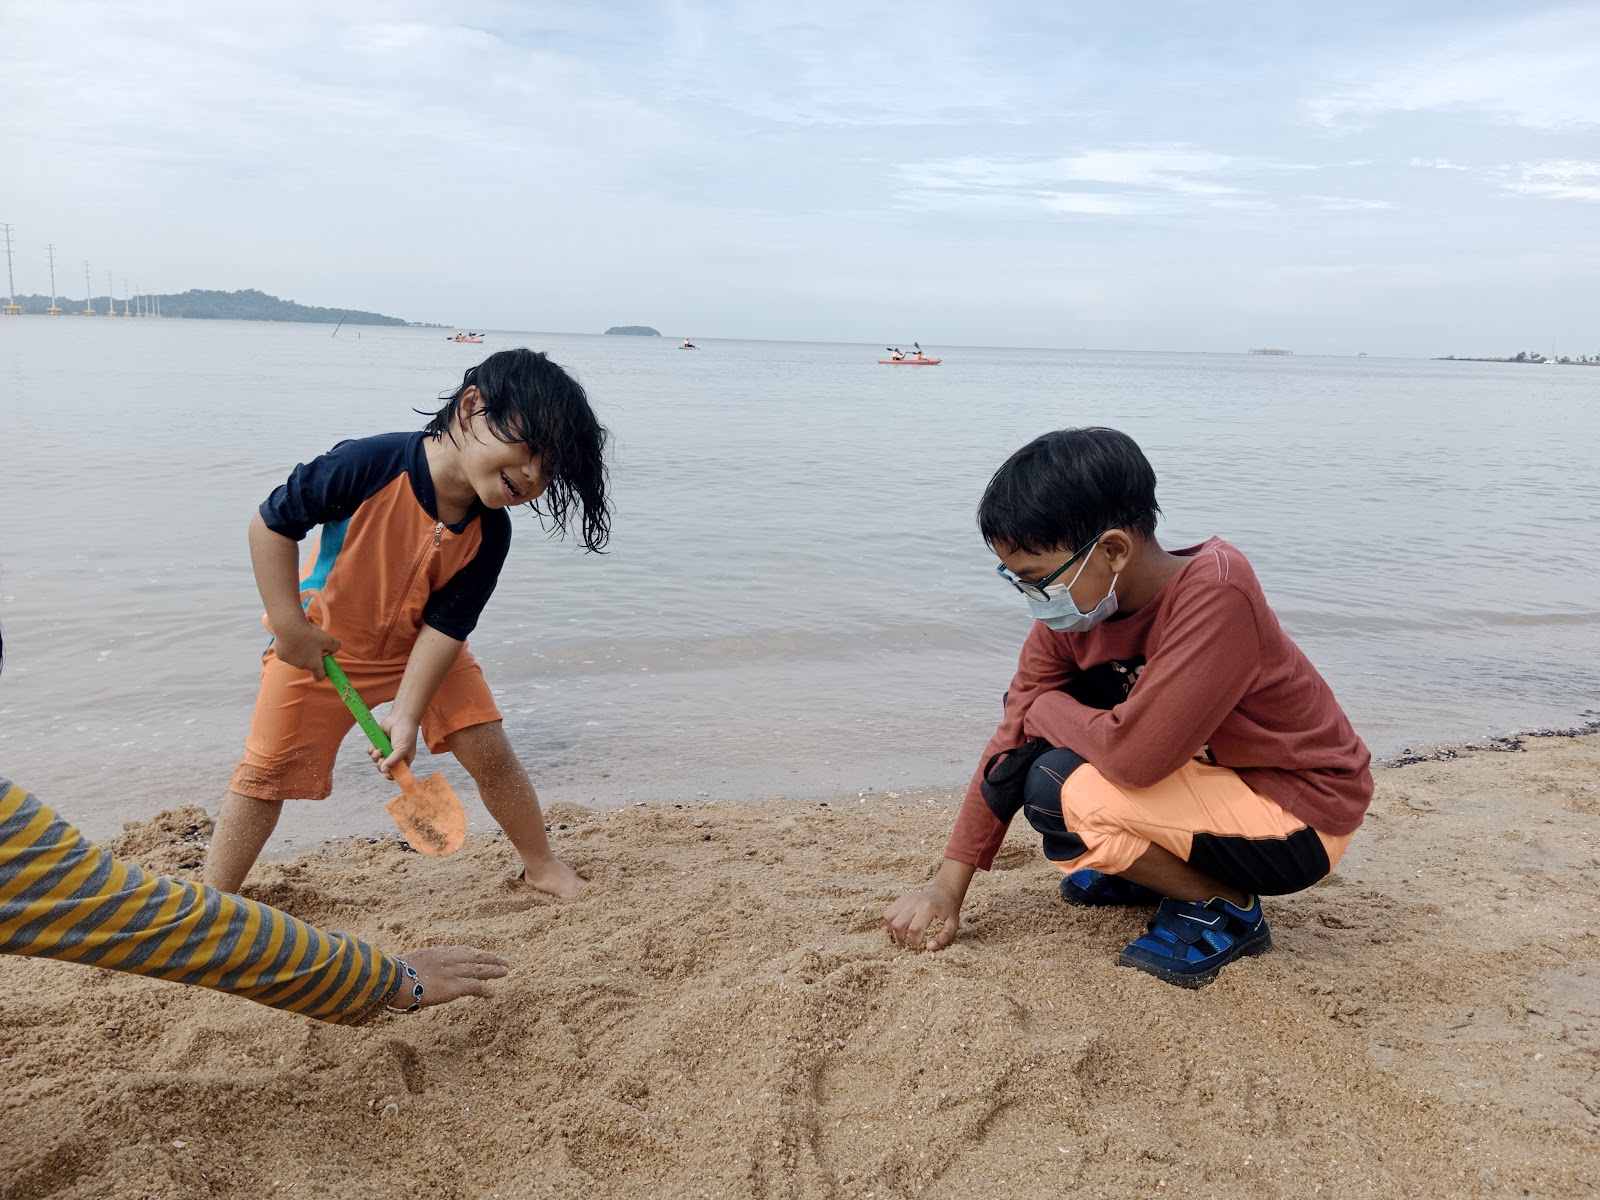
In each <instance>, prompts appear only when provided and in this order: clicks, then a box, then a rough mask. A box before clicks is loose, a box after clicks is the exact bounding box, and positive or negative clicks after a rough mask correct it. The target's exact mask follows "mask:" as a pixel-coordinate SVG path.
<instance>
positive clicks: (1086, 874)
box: [1061, 867, 1161, 907]
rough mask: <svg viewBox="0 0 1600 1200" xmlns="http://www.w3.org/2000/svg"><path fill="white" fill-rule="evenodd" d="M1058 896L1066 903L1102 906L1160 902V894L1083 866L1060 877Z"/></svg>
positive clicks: (1116, 876) (1118, 877)
mask: <svg viewBox="0 0 1600 1200" xmlns="http://www.w3.org/2000/svg"><path fill="white" fill-rule="evenodd" d="M1061 898H1062V899H1063V900H1065V901H1066V902H1067V903H1068V904H1084V905H1091V906H1095V907H1103V906H1105V905H1110V904H1160V903H1161V893H1160V892H1153V891H1151V890H1150V889H1149V888H1147V887H1143V886H1141V885H1139V884H1137V883H1133V882H1130V881H1129V880H1126V879H1124V878H1123V877H1122V876H1120V875H1107V874H1105V873H1104V872H1102V871H1096V870H1093V869H1091V868H1087V867H1086V868H1085V869H1084V870H1082V871H1074V872H1072V874H1070V875H1063V876H1062V877H1061Z"/></svg>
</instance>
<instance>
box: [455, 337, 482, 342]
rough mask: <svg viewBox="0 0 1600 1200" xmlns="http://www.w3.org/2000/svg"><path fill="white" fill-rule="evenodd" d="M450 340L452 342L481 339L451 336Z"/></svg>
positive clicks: (477, 339) (479, 340)
mask: <svg viewBox="0 0 1600 1200" xmlns="http://www.w3.org/2000/svg"><path fill="white" fill-rule="evenodd" d="M450 340H451V341H452V342H481V341H483V339H482V338H469V337H453V338H451V339H450Z"/></svg>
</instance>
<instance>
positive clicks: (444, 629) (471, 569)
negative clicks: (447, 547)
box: [422, 508, 511, 642]
mask: <svg viewBox="0 0 1600 1200" xmlns="http://www.w3.org/2000/svg"><path fill="white" fill-rule="evenodd" d="M478 523H479V524H480V525H481V526H482V528H483V542H482V544H481V545H479V547H478V552H477V553H476V554H475V555H473V556H472V561H471V562H469V563H467V565H466V566H464V567H462V568H461V569H460V570H459V571H457V572H456V573H455V574H454V575H452V576H451V577H450V580H449V582H447V583H446V584H445V585H444V586H443V587H442V588H440V589H439V590H438V591H437V592H435V593H434V594H433V595H432V596H430V597H428V603H427V606H426V607H425V608H424V609H423V610H422V619H423V620H424V621H426V622H427V623H428V624H429V625H430V626H432V627H433V628H434V629H437V630H438V631H439V632H440V633H442V634H444V635H445V636H446V637H453V638H455V639H456V640H457V641H458V642H464V641H466V640H467V635H468V634H469V633H471V632H472V631H473V630H474V629H475V628H477V625H478V618H479V617H480V616H482V615H483V606H484V605H485V604H487V603H489V597H490V596H492V595H494V585H495V584H496V583H498V582H499V581H500V568H501V567H503V566H505V562H506V552H507V551H508V550H510V549H511V514H510V513H508V512H506V511H505V509H503V508H497V509H490V510H489V511H487V512H485V513H483V514H482V515H481V516H480V517H479V518H478Z"/></svg>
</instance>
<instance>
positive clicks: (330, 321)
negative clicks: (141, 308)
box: [17, 288, 406, 325]
mask: <svg viewBox="0 0 1600 1200" xmlns="http://www.w3.org/2000/svg"><path fill="white" fill-rule="evenodd" d="M141 303H142V304H143V305H145V306H146V310H147V311H152V310H155V311H159V312H160V313H161V315H162V316H163V317H184V318H187V319H189V320H192V321H194V320H198V321H210V320H227V321H306V322H311V323H314V324H320V325H337V324H338V323H339V322H341V321H343V322H344V323H345V324H346V325H404V324H406V321H405V320H404V319H403V318H401V317H386V316H384V315H383V314H382V313H375V312H363V311H361V310H360V309H356V308H314V307H312V306H311V305H308V304H296V303H295V302H294V301H293V300H280V299H278V297H276V296H269V295H267V294H266V293H265V292H258V291H256V289H255V288H249V289H246V290H245V291H242V292H213V291H203V290H201V289H200V288H191V289H190V290H189V291H187V292H179V293H176V294H174V295H170V296H168V295H162V296H157V295H146V296H143V297H141V298H140V300H139V301H138V302H137V303H130V302H129V300H128V299H127V297H122V296H119V297H117V298H116V300H115V302H114V304H113V302H112V301H110V300H108V299H107V298H106V297H105V296H95V297H93V298H91V299H90V301H89V302H88V303H87V305H86V304H85V303H84V301H82V300H73V299H71V298H70V297H67V296H58V297H57V298H56V307H57V308H59V309H61V311H62V313H63V314H64V315H66V316H69V317H70V316H77V315H79V314H81V313H82V312H83V310H84V308H85V307H88V308H92V309H94V311H95V312H96V313H97V314H99V315H100V316H105V315H106V314H107V313H108V312H110V311H111V310H112V308H113V307H115V309H116V311H117V312H118V313H122V312H123V311H124V310H127V309H129V308H137V307H138V304H141ZM17 304H18V305H20V306H21V308H22V311H23V312H24V313H35V314H38V315H39V316H44V315H45V313H46V312H47V310H48V309H49V308H50V297H49V296H18V297H17Z"/></svg>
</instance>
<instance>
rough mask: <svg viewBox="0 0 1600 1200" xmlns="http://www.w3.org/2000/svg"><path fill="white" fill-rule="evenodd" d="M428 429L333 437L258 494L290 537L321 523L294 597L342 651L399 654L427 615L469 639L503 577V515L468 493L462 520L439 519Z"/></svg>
mask: <svg viewBox="0 0 1600 1200" xmlns="http://www.w3.org/2000/svg"><path fill="white" fill-rule="evenodd" d="M425 437H426V435H425V434H422V433H385V434H379V435H377V436H376V437H367V438H357V439H355V440H353V441H347V442H340V443H339V444H338V445H337V446H335V447H334V448H333V449H332V450H330V451H328V453H326V454H324V455H322V456H321V457H319V458H315V459H313V460H312V461H311V462H309V463H301V464H300V465H298V466H297V467H295V469H294V471H293V472H292V473H291V474H290V476H289V478H288V480H287V481H286V482H285V483H284V484H283V485H282V486H281V487H279V488H277V489H276V490H274V491H273V493H272V495H271V496H269V497H267V499H266V501H265V502H264V503H263V504H262V505H261V519H262V520H263V521H265V522H266V525H267V528H268V529H270V530H272V531H273V532H274V533H278V534H282V535H283V536H284V537H287V538H292V539H293V540H294V541H297V542H298V541H301V540H303V539H304V538H305V536H306V534H307V533H309V532H310V531H311V530H312V529H314V528H316V527H317V526H321V534H320V536H319V537H318V539H317V542H316V545H315V548H314V549H313V551H312V553H311V556H310V559H309V561H308V562H307V563H306V565H305V568H304V574H303V575H302V577H301V581H300V597H301V603H302V604H303V605H304V607H305V611H306V616H307V617H308V618H309V619H310V621H311V623H312V624H314V625H317V626H319V627H320V628H322V629H325V630H327V631H328V632H329V633H331V634H332V635H333V636H334V637H336V638H338V639H339V641H340V643H341V645H342V647H343V649H342V650H341V651H340V654H341V656H345V657H348V658H351V659H353V660H356V661H359V662H368V663H385V662H394V661H398V660H403V659H405V658H406V657H407V656H408V655H409V654H410V652H411V647H412V645H413V644H414V643H415V642H416V639H417V635H418V634H419V633H421V632H422V626H423V625H424V624H427V625H430V626H432V627H433V628H434V629H437V630H438V631H439V632H440V633H442V634H444V635H445V636H447V637H452V638H455V639H457V640H458V641H465V640H466V639H467V635H468V634H470V633H471V632H472V630H473V629H474V628H475V627H476V625H477V623H478V618H479V616H480V615H481V614H482V612H483V608H484V605H485V604H487V603H488V601H489V597H490V595H491V594H492V593H493V592H494V588H495V584H496V582H497V581H498V580H499V578H500V568H501V567H502V566H503V565H504V564H505V560H506V552H507V550H508V549H509V548H510V546H511V517H510V515H509V514H508V513H506V512H505V511H504V510H503V509H491V508H486V507H484V506H483V505H482V504H481V503H480V502H479V501H477V500H474V501H473V502H472V508H471V510H470V511H469V512H468V513H467V516H466V518H465V519H464V520H462V521H461V522H459V523H457V524H455V525H446V524H445V523H444V522H443V521H441V520H439V513H438V505H437V503H436V501H435V499H434V491H433V476H432V474H431V473H430V472H429V470H428V458H427V452H426V449H425V444H424V439H425Z"/></svg>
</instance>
